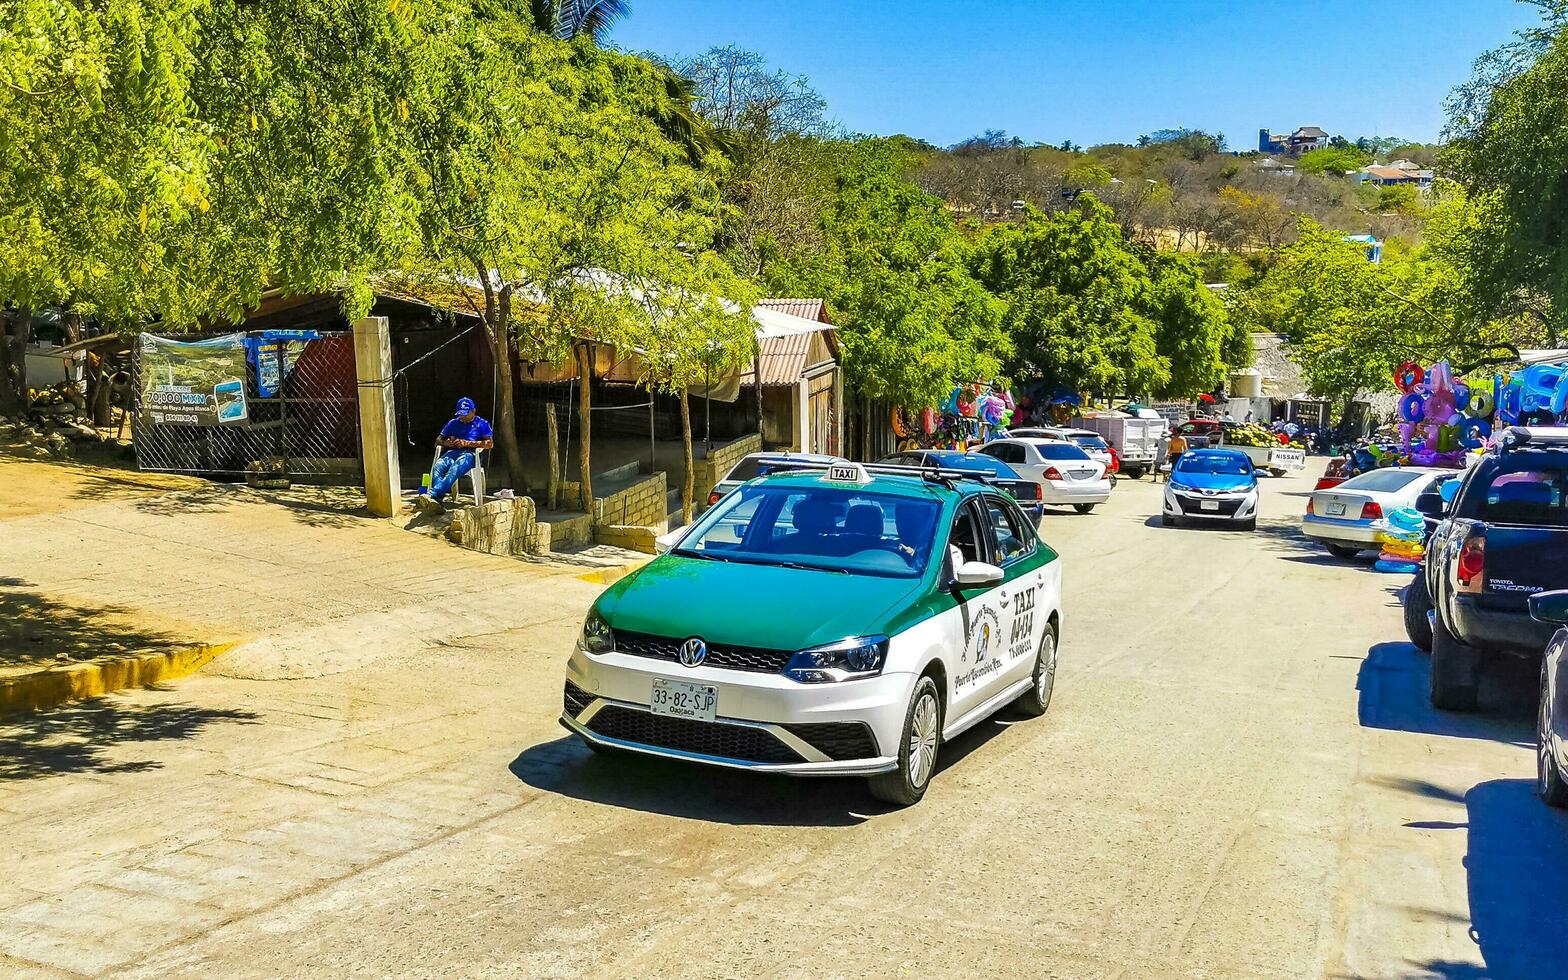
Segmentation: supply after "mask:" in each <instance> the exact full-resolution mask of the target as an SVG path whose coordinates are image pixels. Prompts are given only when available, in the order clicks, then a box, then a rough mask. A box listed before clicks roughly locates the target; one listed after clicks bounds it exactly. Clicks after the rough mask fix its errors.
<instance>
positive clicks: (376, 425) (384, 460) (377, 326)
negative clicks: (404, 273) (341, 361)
mask: <svg viewBox="0 0 1568 980" xmlns="http://www.w3.org/2000/svg"><path fill="white" fill-rule="evenodd" d="M354 374H355V376H356V377H357V378H358V381H359V446H360V452H361V453H362V454H363V456H364V462H365V502H366V504H367V506H368V507H369V509H370V512H371V513H372V514H375V515H376V516H377V517H396V516H397V515H398V513H399V512H400V511H401V510H402V509H403V475H402V473H401V472H400V470H399V468H398V458H397V418H396V416H395V415H394V413H393V401H392V333H391V331H390V330H389V329H388V327H387V318H386V317H384V316H367V317H365V318H364V319H362V320H355V321H354Z"/></svg>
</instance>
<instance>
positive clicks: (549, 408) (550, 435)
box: [544, 402, 561, 510]
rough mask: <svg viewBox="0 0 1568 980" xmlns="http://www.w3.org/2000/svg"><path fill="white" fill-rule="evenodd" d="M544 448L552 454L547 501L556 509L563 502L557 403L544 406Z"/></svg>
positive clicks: (546, 493) (546, 491)
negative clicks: (556, 419)
mask: <svg viewBox="0 0 1568 980" xmlns="http://www.w3.org/2000/svg"><path fill="white" fill-rule="evenodd" d="M544 448H545V452H546V453H547V454H549V456H550V476H549V482H548V483H546V484H545V503H546V505H547V506H548V507H549V508H550V509H551V510H555V509H556V507H558V506H560V503H561V436H560V426H559V425H557V424H556V421H555V403H554V402H546V403H545V406H544Z"/></svg>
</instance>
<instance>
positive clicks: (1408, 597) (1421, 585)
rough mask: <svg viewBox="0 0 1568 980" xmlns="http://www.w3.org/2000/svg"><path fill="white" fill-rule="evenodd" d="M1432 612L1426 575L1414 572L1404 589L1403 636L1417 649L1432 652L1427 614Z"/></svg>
mask: <svg viewBox="0 0 1568 980" xmlns="http://www.w3.org/2000/svg"><path fill="white" fill-rule="evenodd" d="M1431 611H1432V596H1431V594H1430V593H1429V592H1427V589H1426V574H1425V573H1424V572H1416V577H1415V578H1413V579H1411V580H1410V586H1409V587H1408V588H1406V589H1405V635H1406V636H1408V637H1410V642H1411V643H1414V644H1415V645H1416V646H1417V647H1420V648H1421V649H1422V650H1425V651H1426V652H1427V653H1431V652H1432V621H1431V620H1430V619H1428V618H1427V615H1426V614H1427V613H1429V612H1431Z"/></svg>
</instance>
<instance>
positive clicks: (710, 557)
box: [670, 548, 735, 561]
mask: <svg viewBox="0 0 1568 980" xmlns="http://www.w3.org/2000/svg"><path fill="white" fill-rule="evenodd" d="M670 554H672V555H680V556H681V557H682V558H701V559H703V560H704V561H734V560H735V559H733V558H727V557H725V556H723V555H716V554H714V553H713V552H710V551H692V550H691V549H689V548H676V549H675V550H674V551H672V552H670Z"/></svg>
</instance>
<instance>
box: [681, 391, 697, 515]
mask: <svg viewBox="0 0 1568 980" xmlns="http://www.w3.org/2000/svg"><path fill="white" fill-rule="evenodd" d="M681 445H682V446H683V447H684V448H685V451H686V485H685V488H684V490H683V492H682V493H681V525H682V526H683V527H684V526H685V525H687V524H690V523H691V519H692V516H693V511H694V509H695V506H696V499H695V496H694V495H695V493H696V487H697V474H696V473H695V472H694V471H693V467H694V463H695V461H694V460H693V459H692V458H691V401H690V396H689V395H687V393H686V389H685V388H682V389H681Z"/></svg>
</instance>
